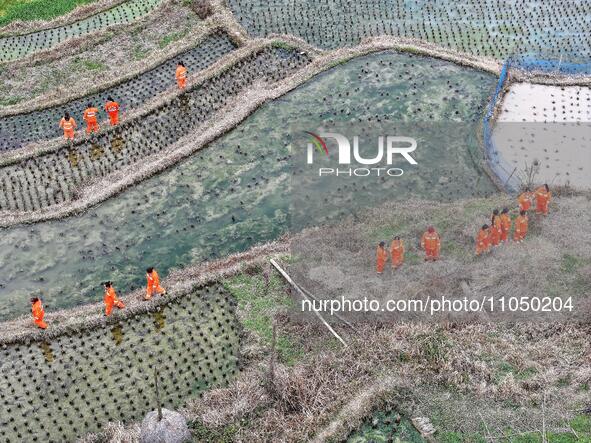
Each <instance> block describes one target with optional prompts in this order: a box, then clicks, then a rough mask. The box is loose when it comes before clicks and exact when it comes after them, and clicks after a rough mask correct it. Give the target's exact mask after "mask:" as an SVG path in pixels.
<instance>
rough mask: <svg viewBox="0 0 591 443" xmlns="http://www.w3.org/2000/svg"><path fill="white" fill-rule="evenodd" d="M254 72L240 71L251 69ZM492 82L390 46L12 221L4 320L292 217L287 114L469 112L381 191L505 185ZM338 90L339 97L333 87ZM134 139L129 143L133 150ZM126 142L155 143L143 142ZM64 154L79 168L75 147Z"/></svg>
mask: <svg viewBox="0 0 591 443" xmlns="http://www.w3.org/2000/svg"><path fill="white" fill-rule="evenodd" d="M281 51H283V50H281ZM265 60H268V59H265ZM248 66H249V65H248V64H247V63H243V64H242V67H243V68H248ZM257 66H259V68H258V69H260V68H261V66H265V65H264V64H263V65H257ZM243 72H244V73H243V74H239V73H238V72H236V75H240V77H242V76H245V75H247V73H248V72H249V71H248V70H247V69H245V70H244V71H243ZM495 83H496V78H495V77H494V76H492V75H489V74H485V73H482V72H480V71H476V70H472V69H466V68H463V67H460V66H457V65H455V64H453V63H449V62H444V61H441V60H436V59H431V58H424V57H418V56H413V55H408V54H398V53H393V52H384V53H379V54H373V55H368V56H365V57H361V58H358V59H353V60H351V61H349V62H347V63H345V64H342V65H338V66H336V67H335V68H333V69H331V70H329V71H327V72H325V73H323V74H321V75H319V76H317V77H316V78H314V79H313V80H311V81H309V82H307V83H306V84H304V85H302V86H301V87H299V88H298V89H296V90H294V91H292V92H291V93H289V94H287V95H285V96H283V97H282V98H281V99H278V100H275V101H273V102H270V103H268V104H266V105H264V106H263V107H261V108H260V109H259V110H258V111H257V112H256V113H255V114H253V115H252V116H250V117H249V118H248V119H247V120H245V121H244V122H243V123H242V124H241V125H239V126H238V127H237V128H235V129H234V130H233V131H232V132H230V133H228V134H227V135H226V136H224V137H222V138H221V139H219V140H218V141H216V142H214V143H212V144H211V145H210V146H209V147H208V148H207V149H205V150H203V151H201V152H199V153H198V154H196V155H194V156H192V157H191V158H189V159H187V160H186V161H184V162H183V163H181V164H179V165H177V166H176V167H175V168H173V169H171V170H168V171H166V172H164V173H162V174H160V175H158V176H155V177H153V178H151V179H149V180H146V181H143V182H141V183H139V184H137V185H136V186H135V187H134V188H131V189H128V190H127V191H125V192H124V193H122V194H119V195H117V196H115V197H113V198H111V199H110V200H107V201H106V202H104V203H102V204H100V205H99V206H96V207H94V208H92V209H90V210H89V211H88V212H86V213H84V214H82V215H79V216H73V217H70V218H66V219H63V220H57V221H50V222H44V223H38V224H34V225H21V226H15V227H12V228H5V229H2V230H1V231H0V232H1V236H0V238H1V240H0V242H1V246H2V247H1V248H0V262H2V263H3V264H4V265H3V280H2V282H0V284H1V286H0V319H8V318H13V317H15V316H16V315H20V314H28V311H29V306H28V299H29V297H30V295H31V294H38V293H41V294H42V296H43V297H44V300H45V305H46V309H47V310H49V311H51V310H55V309H58V308H64V307H70V306H76V305H80V304H85V303H89V302H94V301H98V300H100V299H101V297H102V291H101V288H100V282H102V281H105V280H112V281H114V284H115V286H116V288H117V290H118V291H119V292H126V291H129V290H132V289H135V288H137V287H140V286H143V285H144V283H145V282H144V279H145V277H144V273H145V268H146V267H147V266H155V267H156V268H157V269H158V270H159V272H160V274H161V275H162V276H165V275H166V274H167V273H168V272H169V270H170V269H172V268H178V267H183V266H186V265H188V264H192V263H199V262H201V261H205V260H208V259H212V258H215V257H220V256H224V255H226V254H229V253H232V252H236V251H242V250H245V249H247V248H249V247H250V246H252V245H253V244H256V243H259V242H264V241H269V240H273V239H276V238H278V237H279V236H280V235H282V234H283V233H285V232H288V231H289V230H290V229H293V226H292V225H291V224H290V223H291V219H290V206H291V203H292V201H291V198H290V183H291V175H290V174H291V170H292V164H291V162H290V149H289V148H290V145H289V141H288V139H289V133H290V128H291V126H290V125H289V124H288V123H287V122H304V123H303V124H304V127H305V124H306V122H310V121H315V122H316V124H317V123H318V122H319V121H325V120H327V121H328V120H331V121H338V122H341V123H346V122H353V121H355V122H370V121H373V120H375V119H376V118H380V119H382V120H384V119H387V118H389V119H390V120H391V121H393V122H395V121H406V122H407V123H412V122H414V121H421V122H425V121H433V122H448V123H450V124H449V125H446V126H444V128H445V130H446V131H447V132H448V133H449V134H453V133H455V132H456V131H457V128H458V127H459V125H464V126H465V127H467V128H472V133H473V135H474V136H473V137H471V138H470V139H469V140H467V141H465V140H462V143H460V144H447V143H445V144H444V143H441V139H442V134H441V132H439V131H429V132H426V133H425V136H424V137H423V139H422V142H421V143H422V145H421V147H420V148H419V149H417V151H415V153H414V154H415V155H416V158H417V161H418V163H419V166H418V167H417V168H416V169H414V170H413V171H412V173H409V174H407V175H406V176H404V177H400V178H399V180H397V181H396V182H384V183H382V184H380V188H379V189H380V190H381V193H380V195H381V196H382V198H387V199H398V200H405V199H408V198H409V197H413V198H418V197H423V198H428V199H434V200H438V199H440V200H454V199H458V198H463V197H469V196H485V195H490V194H491V193H493V192H494V191H495V188H494V187H493V185H492V183H491V182H490V180H489V179H488V176H487V175H486V174H485V173H483V171H482V170H481V169H480V167H479V164H478V161H477V159H476V160H475V157H477V156H482V154H481V147H480V146H479V142H478V139H477V137H476V134H477V133H478V124H479V120H480V116H481V113H482V109H483V108H484V106H485V104H486V101H487V98H488V96H489V95H490V91H491V90H492V89H493V88H494V85H495ZM328 96H332V97H334V98H335V99H334V100H332V101H329V100H325V97H328ZM223 98H224V96H223V95H222V94H219V93H218V94H215V95H214V96H212V97H209V98H208V99H207V100H206V101H198V102H197V104H196V105H195V106H196V108H197V110H198V111H197V113H196V114H195V118H200V115H203V114H205V113H208V112H210V108H211V106H213V103H215V100H216V99H217V100H222V99H223ZM204 103H205V104H206V105H207V109H202V108H203V107H206V106H205V104H204ZM175 106H176V104H175V105H169V106H167V107H165V108H164V109H165V110H167V111H173V112H168V114H165V119H168V120H170V121H174V122H180V121H182V118H184V117H179V120H175V118H176V117H175V115H176V114H175V113H176V112H177V110H176V109H177V108H175ZM189 106H191V105H189ZM189 114H191V115H193V113H192V112H189ZM178 126H179V128H176V129H175V128H173V129H172V131H174V132H172V133H168V132H160V133H157V132H156V131H154V128H153V126H152V127H148V128H147V129H146V131H148V134H147V135H146V136H151V138H150V139H151V140H158V143H161V144H164V143H166V141H167V140H168V139H169V138H170V137H173V136H177V134H179V133H181V132H182V129H181V128H180V126H181V125H180V124H179V125H178ZM138 131H139V130H138ZM449 134H447V135H445V134H443V135H445V136H446V137H449ZM137 137H142V135H141V134H139V132H138V135H137ZM125 140H127V139H125ZM105 143H109V141H108V140H105ZM130 144H131V143H125V146H126V149H127V146H129V145H130ZM107 146H108V145H107ZM138 146H143V145H142V144H141V143H138ZM156 152H157V151H156ZM129 155H134V156H135V155H138V156H141V155H145V154H141V153H139V152H137V151H133V150H132V151H129ZM155 155H158V154H157V153H156V154H155ZM103 158H104V157H103ZM119 158H120V160H119V161H125V159H126V157H124V156H123V157H119ZM60 161H61V162H62V164H63V163H64V162H63V158H62V159H60ZM84 162H85V164H88V161H87V160H86V159H85V160H84ZM66 165H69V167H70V168H72V164H71V163H69V162H67V159H66ZM85 167H87V166H85ZM71 170H75V169H74V168H72V169H71ZM62 174H63V172H62ZM319 194H320V193H319ZM312 214H313V215H312ZM328 215H330V214H328ZM326 216H327V214H326V213H322V212H317V213H316V212H313V213H312V212H311V215H310V217H309V218H308V219H306V220H305V221H304V224H308V225H310V224H316V223H319V222H323V221H324V218H323V217H326ZM298 228H299V226H298ZM371 247H372V248H373V245H372V246H371Z"/></svg>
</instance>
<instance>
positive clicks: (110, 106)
mask: <svg viewBox="0 0 591 443" xmlns="http://www.w3.org/2000/svg"><path fill="white" fill-rule="evenodd" d="M105 111H107V112H108V113H109V114H115V113H116V112H119V103H117V102H107V103H105Z"/></svg>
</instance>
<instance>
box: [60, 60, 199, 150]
mask: <svg viewBox="0 0 591 443" xmlns="http://www.w3.org/2000/svg"><path fill="white" fill-rule="evenodd" d="M175 77H176V82H177V85H178V87H179V88H180V89H185V87H186V85H187V68H186V67H185V65H184V63H183V62H182V61H179V62H178V63H177V68H176V72H175ZM104 109H105V112H106V113H107V115H108V116H109V122H110V123H111V126H116V125H118V124H119V109H120V106H119V103H117V102H116V101H115V100H113V98H111V97H107V101H106V102H105V108H104ZM98 113H99V110H98V108H96V107H95V106H94V104H92V103H88V106H87V107H86V109H85V110H84V113H83V114H82V120H84V121H85V122H86V134H87V135H90V134H92V133H93V132H95V133H97V132H99V129H100V128H99V123H98ZM77 126H78V125H77V124H76V120H74V117H72V116H71V115H70V113H69V112H65V113H64V116H63V117H62V119H61V120H60V122H59V127H60V128H62V129H63V131H64V138H65V139H66V140H74V136H75V135H76V128H77Z"/></svg>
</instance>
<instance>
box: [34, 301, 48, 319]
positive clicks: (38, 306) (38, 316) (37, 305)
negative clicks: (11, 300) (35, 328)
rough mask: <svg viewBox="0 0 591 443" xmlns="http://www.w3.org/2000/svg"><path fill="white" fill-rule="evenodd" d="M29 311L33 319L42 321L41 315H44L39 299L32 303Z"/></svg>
mask: <svg viewBox="0 0 591 443" xmlns="http://www.w3.org/2000/svg"><path fill="white" fill-rule="evenodd" d="M31 312H32V313H33V318H34V319H35V321H43V317H45V310H44V309H43V305H42V304H41V300H37V301H36V302H35V303H33V306H32V307H31Z"/></svg>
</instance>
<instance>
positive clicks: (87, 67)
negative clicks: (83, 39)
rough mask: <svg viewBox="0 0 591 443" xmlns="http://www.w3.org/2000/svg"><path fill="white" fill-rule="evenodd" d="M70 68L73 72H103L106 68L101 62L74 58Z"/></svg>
mask: <svg viewBox="0 0 591 443" xmlns="http://www.w3.org/2000/svg"><path fill="white" fill-rule="evenodd" d="M70 66H71V68H72V69H73V70H75V71H104V70H105V69H106V68H107V66H106V65H105V64H104V63H102V62H98V61H96V60H90V59H83V58H80V57H76V58H75V59H74V61H73V62H72V63H71V64H70Z"/></svg>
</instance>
